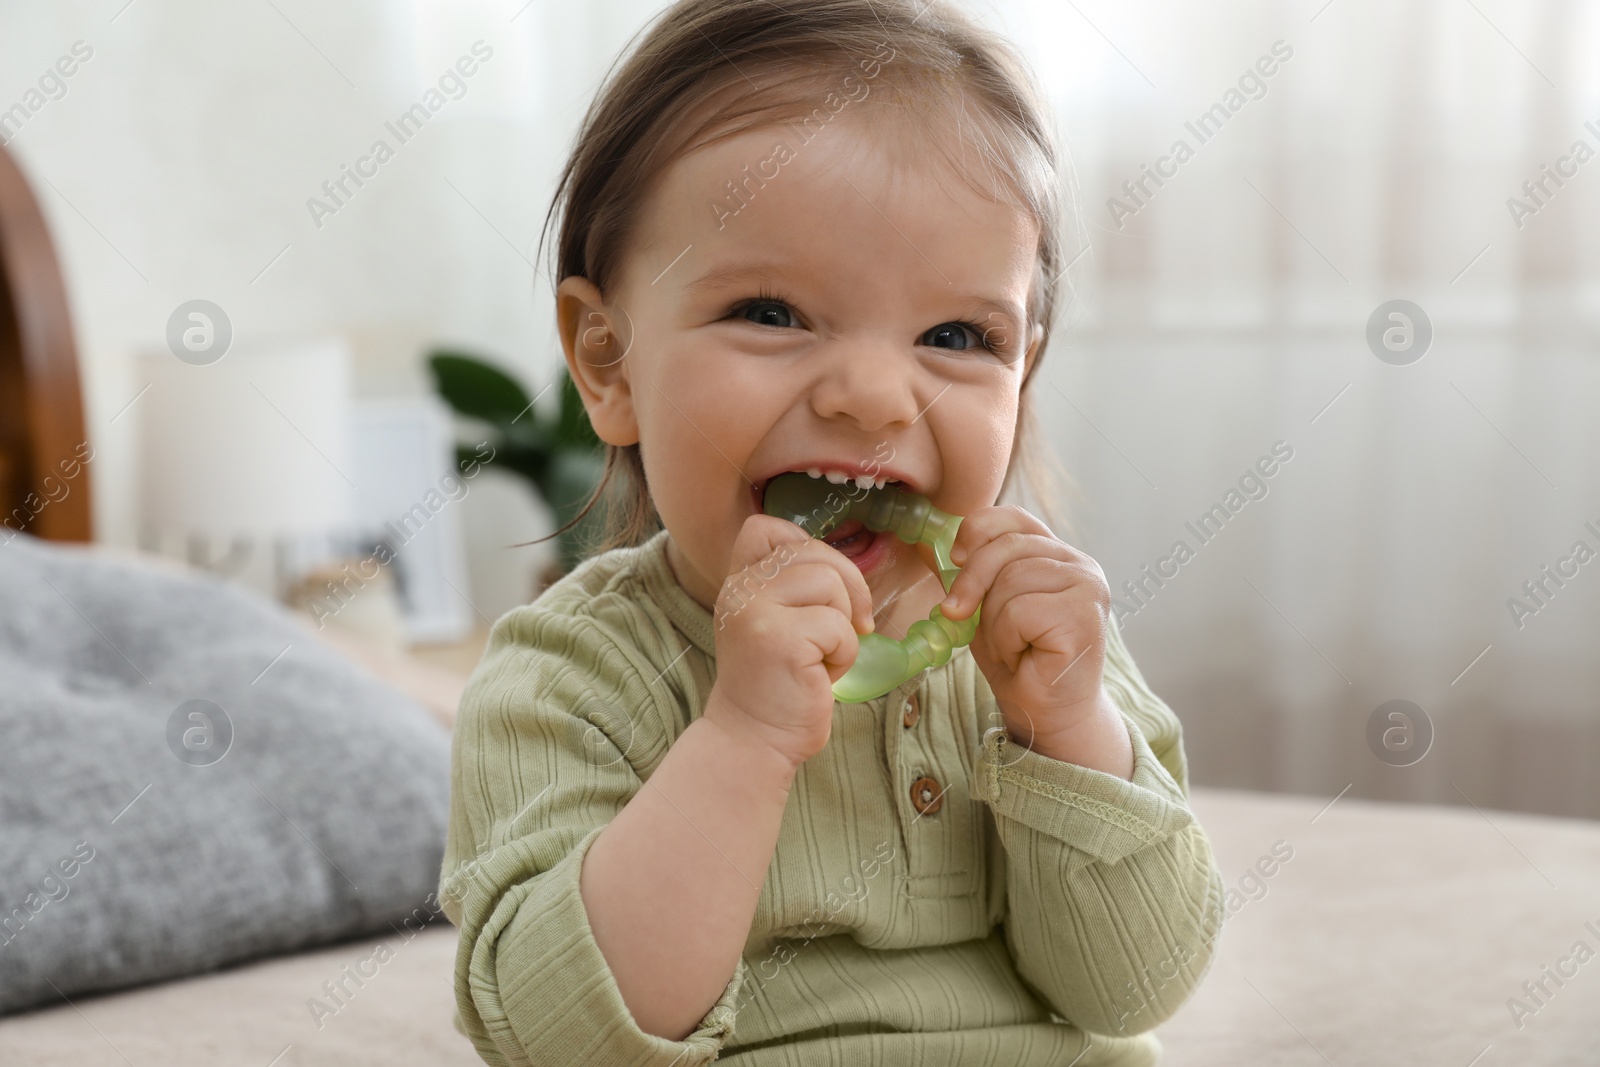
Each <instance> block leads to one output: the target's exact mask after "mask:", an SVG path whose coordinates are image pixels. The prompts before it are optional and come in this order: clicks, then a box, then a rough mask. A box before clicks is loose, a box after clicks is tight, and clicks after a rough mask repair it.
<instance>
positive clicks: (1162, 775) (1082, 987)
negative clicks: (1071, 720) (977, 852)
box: [977, 618, 1224, 1035]
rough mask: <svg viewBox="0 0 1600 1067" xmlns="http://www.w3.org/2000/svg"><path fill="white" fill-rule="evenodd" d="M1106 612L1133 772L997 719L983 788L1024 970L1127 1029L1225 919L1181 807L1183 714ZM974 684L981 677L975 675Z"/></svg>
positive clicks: (1191, 972)
mask: <svg viewBox="0 0 1600 1067" xmlns="http://www.w3.org/2000/svg"><path fill="white" fill-rule="evenodd" d="M1109 625H1110V629H1109V634H1108V638H1107V648H1106V669H1105V675H1104V684H1105V687H1106V692H1107V693H1108V694H1109V695H1110V697H1111V699H1112V701H1113V702H1114V703H1115V704H1116V705H1117V707H1118V709H1119V710H1120V711H1121V712H1122V717H1123V720H1124V722H1125V723H1126V724H1127V727H1128V735H1129V738H1130V739H1131V740H1132V742H1133V755H1134V765H1133V779H1132V780H1131V781H1125V780H1123V779H1121V778H1118V777H1117V776H1115V775H1111V774H1106V773H1104V772H1103V771H1097V770H1092V769H1090V768H1087V767H1081V766H1078V765H1077V764H1072V763H1064V762H1062V761H1060V760H1055V759H1051V758H1049V757H1047V756H1043V755H1041V754H1039V753H1037V752H1033V751H1031V750H1029V749H1027V748H1025V747H1023V746H1021V745H1018V744H1016V743H1015V742H1012V741H1011V740H1009V739H1008V738H1007V737H1006V734H1005V730H1004V729H1003V728H1001V727H995V728H992V729H990V730H988V731H986V732H985V734H984V737H983V741H982V746H981V751H980V753H979V757H978V761H977V771H978V774H977V792H978V794H979V795H980V797H981V798H982V799H983V800H985V801H987V802H988V805H989V807H990V809H991V811H992V812H993V815H994V823H995V829H996V831H997V833H998V835H999V838H1000V842H1001V845H1002V847H1003V851H1004V853H1005V865H1006V918H1005V937H1006V944H1007V946H1008V947H1009V948H1010V951H1011V955H1012V957H1013V959H1014V960H1015V961H1016V964H1017V969H1018V972H1019V973H1020V974H1021V975H1022V977H1023V979H1024V980H1025V981H1027V982H1028V984H1029V985H1030V986H1032V987H1033V988H1034V990H1035V991H1036V992H1037V993H1038V994H1039V995H1040V996H1042V997H1043V999H1044V1001H1045V1002H1046V1003H1047V1004H1049V1005H1050V1006H1051V1007H1052V1009H1053V1010H1054V1011H1055V1012H1056V1013H1057V1014H1058V1015H1060V1016H1061V1017H1062V1018H1063V1019H1066V1020H1067V1021H1069V1022H1072V1023H1074V1024H1075V1025H1077V1026H1079V1027H1081V1028H1082V1029H1085V1030H1089V1031H1092V1032H1094V1033H1100V1034H1117V1035H1129V1034H1135V1033H1141V1032H1143V1031H1146V1030H1150V1029H1152V1028H1154V1027H1155V1026H1156V1025H1157V1024H1159V1023H1161V1022H1162V1021H1164V1020H1165V1019H1167V1018H1169V1017H1170V1016H1171V1015H1172V1013H1173V1012H1175V1011H1177V1009H1178V1007H1179V1006H1180V1005H1181V1004H1182V1003H1183V1002H1184V1001H1185V1000H1186V999H1187V998H1188V997H1189V994H1190V993H1192V992H1193V991H1194V989H1195V988H1196V987H1197V986H1198V985H1199V982H1200V979H1201V978H1202V977H1203V976H1204V974H1205V972H1206V970H1207V969H1208V968H1209V966H1210V962H1211V959H1212V955H1213V953H1212V949H1213V946H1214V943H1215V940H1216V937H1217V935H1218V934H1219V933H1220V931H1221V927H1222V920H1223V914H1224V912H1223V899H1222V898H1223V883H1222V874H1221V871H1220V870H1218V868H1217V865H1216V861H1215V859H1214V858H1213V856H1212V852H1211V844H1210V841H1209V840H1208V839H1207V838H1206V835H1205V831H1204V830H1203V829H1202V828H1201V826H1200V824H1199V822H1197V821H1196V820H1195V818H1194V815H1193V814H1192V813H1191V812H1190V811H1189V807H1188V783H1187V767H1186V765H1185V761H1184V755H1183V741H1182V728H1181V726H1180V725H1179V723H1178V719H1177V716H1176V715H1174V714H1173V713H1172V710H1171V709H1170V708H1168V707H1167V705H1166V704H1165V703H1163V702H1162V701H1161V699H1160V698H1159V697H1157V696H1156V695H1155V694H1154V693H1153V692H1151V690H1150V687H1149V686H1148V685H1147V684H1146V683H1145V680H1144V678H1143V676H1142V675H1140V673H1139V669H1138V667H1137V666H1136V665H1135V664H1134V662H1133V658H1132V657H1131V656H1130V655H1129V653H1128V650H1127V648H1126V647H1125V646H1124V645H1123V643H1122V637H1121V634H1120V632H1119V631H1118V628H1117V625H1116V621H1115V618H1112V619H1111V621H1110V624H1109ZM978 684H979V685H980V686H981V687H982V688H983V689H984V690H985V691H986V690H987V683H986V681H984V680H983V678H982V676H981V675H979V676H978ZM982 695H985V694H980V696H982ZM991 700H992V698H991Z"/></svg>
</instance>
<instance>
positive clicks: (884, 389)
mask: <svg viewBox="0 0 1600 1067" xmlns="http://www.w3.org/2000/svg"><path fill="white" fill-rule="evenodd" d="M834 347H835V350H834V351H833V352H831V353H829V356H830V358H828V359H825V360H820V361H818V362H819V365H818V368H817V369H818V373H817V376H816V379H815V381H814V383H813V385H812V387H811V406H812V409H813V410H815V411H816V413H817V414H818V415H819V416H820V417H822V418H824V419H844V420H847V421H850V422H853V423H854V424H856V425H857V426H859V427H860V428H861V429H862V430H863V431H866V432H869V433H870V432H874V431H878V430H884V429H891V428H896V427H904V426H907V425H910V423H911V422H912V421H913V420H915V419H916V417H917V414H918V411H919V410H920V405H919V403H918V398H917V385H918V374H917V367H916V364H915V361H914V360H912V359H911V358H909V357H908V356H906V355H904V354H902V353H899V352H896V351H894V350H893V349H892V347H891V346H889V345H886V344H883V343H881V342H876V343H874V342H869V341H857V342H855V343H853V344H845V343H841V344H839V345H837V346H834Z"/></svg>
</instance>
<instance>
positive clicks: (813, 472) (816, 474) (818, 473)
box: [806, 467, 822, 478]
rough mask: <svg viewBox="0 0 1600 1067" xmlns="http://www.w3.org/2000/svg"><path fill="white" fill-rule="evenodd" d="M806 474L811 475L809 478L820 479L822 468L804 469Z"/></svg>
mask: <svg viewBox="0 0 1600 1067" xmlns="http://www.w3.org/2000/svg"><path fill="white" fill-rule="evenodd" d="M806 473H807V474H809V475H811V477H813V478H820V477H822V468H821V467H807V468H806Z"/></svg>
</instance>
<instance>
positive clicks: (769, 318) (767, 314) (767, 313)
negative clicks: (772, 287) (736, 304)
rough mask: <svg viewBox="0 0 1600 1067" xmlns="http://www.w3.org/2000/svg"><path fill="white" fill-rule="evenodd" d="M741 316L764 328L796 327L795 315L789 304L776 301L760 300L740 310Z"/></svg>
mask: <svg viewBox="0 0 1600 1067" xmlns="http://www.w3.org/2000/svg"><path fill="white" fill-rule="evenodd" d="M739 316H740V317H741V318H744V319H747V320H748V321H750V322H754V323H759V324H760V325H762V326H780V327H788V326H793V325H794V313H793V312H791V311H790V310H789V306H788V305H787V304H781V303H779V302H778V301H776V300H758V301H757V302H755V303H753V304H746V305H745V306H744V307H742V308H740V309H739Z"/></svg>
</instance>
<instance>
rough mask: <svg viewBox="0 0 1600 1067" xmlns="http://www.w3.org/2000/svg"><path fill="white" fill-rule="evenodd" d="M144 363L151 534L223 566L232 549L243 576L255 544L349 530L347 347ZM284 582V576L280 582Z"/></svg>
mask: <svg viewBox="0 0 1600 1067" xmlns="http://www.w3.org/2000/svg"><path fill="white" fill-rule="evenodd" d="M140 363H141V365H140V368H139V369H140V371H142V373H143V378H144V380H145V381H148V382H149V383H150V385H149V391H148V393H147V394H145V395H144V397H143V399H142V400H141V401H140V402H139V405H138V407H139V413H140V419H141V423H142V449H141V452H142V454H141V461H142V462H141V467H142V482H143V486H142V493H141V497H142V502H143V519H144V527H145V529H146V530H147V531H153V532H156V533H157V534H158V535H159V534H161V533H174V534H180V535H182V536H183V537H184V538H185V539H186V540H187V542H188V544H189V546H190V557H191V559H192V560H194V561H195V562H197V563H201V564H202V565H211V566H213V567H214V568H215V569H221V570H229V569H230V567H229V566H228V565H219V564H216V563H215V562H214V561H213V560H212V553H213V552H214V546H215V545H216V544H218V543H219V542H222V541H224V540H225V541H227V542H230V543H232V545H233V551H232V552H231V553H230V559H232V560H235V561H236V562H234V563H233V565H232V567H231V569H234V570H237V568H238V567H239V566H242V565H243V560H240V559H239V557H240V555H241V553H242V554H243V556H244V557H245V558H248V556H249V554H250V553H249V548H250V546H251V545H253V544H255V543H259V542H269V543H277V542H278V541H279V540H280V539H282V538H286V537H304V536H306V535H316V534H331V533H334V532H335V531H337V530H339V529H341V528H343V527H346V526H347V525H348V524H349V522H350V518H351V513H352V506H351V505H352V499H353V494H354V485H353V483H352V482H351V481H350V477H349V476H350V468H351V464H350V455H351V447H350V391H351V390H350V373H351V372H350V352H349V348H348V346H347V345H346V344H345V342H344V341H343V340H341V339H339V338H331V337H329V338H315V339H309V340H300V341H284V342H279V343H270V344H259V345H255V346H251V345H248V344H240V345H238V346H236V347H234V348H233V349H231V350H230V351H228V352H227V354H226V355H225V356H224V357H223V358H222V359H220V360H217V361H216V362H214V363H209V364H206V365H203V366H196V365H194V364H191V363H187V362H184V361H183V360H181V359H179V358H177V357H176V356H174V355H173V354H172V353H170V352H159V351H157V352H149V353H145V354H143V355H142V356H141V358H140ZM201 546H205V547H204V550H203V552H202V549H201ZM202 554H203V555H204V556H205V557H206V558H205V559H199V558H196V557H197V556H200V555H202ZM279 577H280V575H279V574H277V573H276V572H274V575H273V581H274V584H275V583H276V581H277V580H278V579H279ZM274 591H276V590H274Z"/></svg>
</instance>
